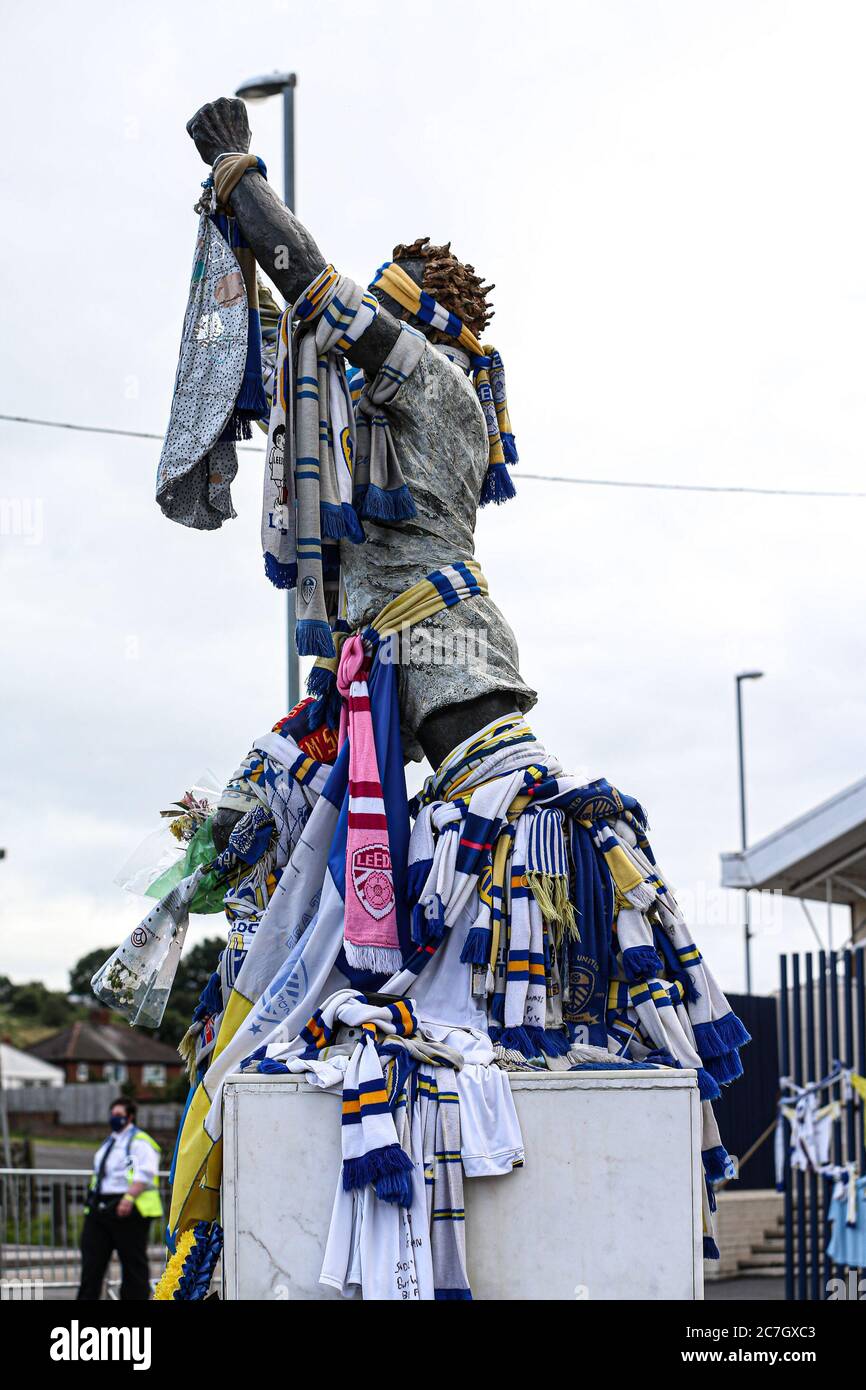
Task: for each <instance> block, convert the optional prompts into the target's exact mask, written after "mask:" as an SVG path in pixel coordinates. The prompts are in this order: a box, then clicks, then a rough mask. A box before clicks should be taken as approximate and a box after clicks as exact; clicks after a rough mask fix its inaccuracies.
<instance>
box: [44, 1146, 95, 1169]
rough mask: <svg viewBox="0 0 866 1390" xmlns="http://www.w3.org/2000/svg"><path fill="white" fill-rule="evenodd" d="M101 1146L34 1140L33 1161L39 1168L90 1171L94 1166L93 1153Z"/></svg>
mask: <svg viewBox="0 0 866 1390" xmlns="http://www.w3.org/2000/svg"><path fill="white" fill-rule="evenodd" d="M98 1148H99V1144H98V1143H94V1144H93V1147H92V1148H91V1147H89V1146H88V1147H87V1148H80V1149H79V1148H78V1147H73V1146H72V1145H71V1144H52V1143H50V1142H47V1141H45V1142H43V1141H42V1140H38V1139H37V1140H34V1142H33V1163H34V1165H35V1167H37V1168H74V1169H75V1170H76V1172H79V1171H81V1172H89V1170H90V1169H91V1168H92V1166H93V1155H94V1154H95V1153H96V1150H97V1149H98Z"/></svg>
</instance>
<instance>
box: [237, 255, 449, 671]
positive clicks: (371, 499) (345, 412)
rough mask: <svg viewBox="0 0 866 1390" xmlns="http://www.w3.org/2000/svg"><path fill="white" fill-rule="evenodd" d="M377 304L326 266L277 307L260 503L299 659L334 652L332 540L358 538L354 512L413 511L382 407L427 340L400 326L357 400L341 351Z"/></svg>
mask: <svg viewBox="0 0 866 1390" xmlns="http://www.w3.org/2000/svg"><path fill="white" fill-rule="evenodd" d="M378 312H379V305H378V301H377V300H376V297H375V296H374V295H373V294H370V293H369V292H368V291H366V290H362V289H361V288H360V287H359V286H358V285H356V284H355V283H354V282H353V281H352V280H350V279H349V278H348V276H345V275H339V274H338V273H337V271H336V270H335V269H334V267H333V266H326V267H325V269H324V270H323V271H322V272H321V273H320V274H319V275H318V276H317V277H316V279H315V280H314V281H313V282H312V283H311V284H310V285H309V286H308V287H307V289H306V290H305V291H304V293H303V294H302V295H300V297H299V298H298V300H297V301H296V302H295V304H293V305H292V307H291V308H290V309H287V310H286V311H285V313H284V314H283V317H282V320H281V322H280V327H279V332H278V338H277V363H276V375H275V382H274V394H273V401H272V405H271V415H270V421H269V426H268V446H267V456H266V464H265V482H264V493H263V499H262V547H263V550H264V556H265V572H266V573H267V575H268V578H269V579H270V580H271V581H272V583H274V584H275V585H276V586H277V588H283V589H291V588H294V589H296V595H297V597H296V611H297V619H298V621H297V629H296V640H297V647H298V651H299V652H300V653H301V655H311V656H326V657H331V656H333V655H334V654H335V649H334V642H333V638H332V635H331V625H332V623H333V622H335V621H336V620H337V618H339V617H340V616H341V610H342V602H341V592H340V560H339V543H340V541H341V539H343V538H344V537H345V538H347V539H349V540H351V541H354V542H356V543H358V542H362V541H363V540H364V532H363V528H362V526H361V523H360V520H359V518H360V517H363V516H370V517H377V518H381V517H386V518H387V519H389V520H397V519H400V518H402V517H408V516H413V515H414V512H415V508H414V504H413V502H412V499H411V497H410V495H409V491H408V489H407V487H406V485H405V482H404V480H403V475H402V472H401V470H400V464H399V460H398V459H397V455H396V451H395V449H394V443H393V440H392V438H391V433H390V427H389V423H388V417H387V414H385V413H383V412H382V409H381V407H382V406H384V405H386V404H387V403H388V401H389V400H391V399H392V398H393V396H394V395H395V393H396V392H397V391H398V390H399V388H400V385H401V384H402V382H403V381H405V379H406V377H407V376H408V375H409V374H410V372H411V371H412V370H413V368H414V367H415V365H416V364H417V362H418V359H419V357H420V356H421V353H422V352H423V350H424V346H425V343H424V339H423V337H422V336H421V335H420V334H419V333H418V332H416V331H415V330H414V329H411V328H410V327H409V326H408V325H402V331H401V333H400V336H399V337H398V339H397V342H396V343H395V345H394V347H393V348H392V349H391V352H390V353H389V355H388V357H387V359H386V361H385V363H384V364H383V367H382V368H381V370H380V372H379V374H378V376H377V377H376V380H375V381H374V382H373V383H372V384H371V386H370V387H368V388H367V389H366V390H365V392H364V394H363V397H362V399H361V401H360V403H359V416H358V418H359V422H360V423H359V426H358V427H356V421H355V408H354V404H353V400H352V393H351V392H350V389H349V385H348V381H347V377H346V366H345V359H344V354H345V353H346V352H348V351H349V350H350V348H351V347H352V346H353V345H354V344H356V343H357V342H358V341H359V339H360V338H361V337H362V335H363V334H364V333H365V332H366V330H367V329H368V328H369V326H370V324H371V323H372V322H373V320H374V319H375V317H376V315H377V314H378Z"/></svg>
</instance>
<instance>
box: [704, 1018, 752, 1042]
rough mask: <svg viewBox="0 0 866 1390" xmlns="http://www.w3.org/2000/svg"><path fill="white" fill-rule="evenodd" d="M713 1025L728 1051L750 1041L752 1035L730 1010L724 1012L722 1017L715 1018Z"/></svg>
mask: <svg viewBox="0 0 866 1390" xmlns="http://www.w3.org/2000/svg"><path fill="white" fill-rule="evenodd" d="M713 1027H714V1028H715V1030H716V1032H717V1034H718V1035H719V1038H720V1039H721V1041H722V1045H723V1046H724V1047H725V1048H727V1050H728V1051H729V1052H730V1051H732V1049H733V1048H735V1047H745V1046H746V1045H747V1043H750V1042H751V1041H752V1035H751V1033H749V1032H748V1030H747V1029H746V1028H744V1027H743V1024H742V1023H741V1021H740V1020H739V1019H738V1018H737V1015H736V1014H735V1013H734V1012H733V1011H732V1012H731V1013H729V1014H725V1015H724V1017H722V1018H717V1019H716V1020H715V1021H714V1023H713Z"/></svg>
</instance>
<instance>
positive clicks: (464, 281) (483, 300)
mask: <svg viewBox="0 0 866 1390" xmlns="http://www.w3.org/2000/svg"><path fill="white" fill-rule="evenodd" d="M392 260H394V261H396V262H397V264H398V265H400V266H401V267H402V268H403V270H405V272H406V274H407V275H409V276H411V278H412V279H413V280H414V281H415V284H416V285H419V286H420V287H421V289H422V290H425V291H426V292H427V294H429V295H432V297H433V298H434V299H435V300H436V301H437V302H438V303H439V304H441V305H442V307H443V309H448V310H449V311H450V312H451V313H452V314H456V315H457V317H458V318H460V319H462V320H463V322H464V323H465V324H466V326H467V328H469V329H471V331H472V332H473V333H474V334H475V336H476V338H479V339H480V338H481V336H482V334H483V332H484V329H485V328H486V327H487V324H488V323H489V322H490V320H491V319H492V318H493V306H492V305H491V304H490V303H489V302H488V296H489V294H490V292H491V290H493V289H494V288H495V286H493V285H485V284H484V282H483V281H482V279H481V276H480V275H477V274H476V272H475V267H474V266H473V265H469V264H467V263H465V262H464V261H459V260H458V259H457V257H456V256H455V255H454V253H453V251H452V250H451V243H450V241H449V242H448V243H447V244H446V245H445V246H431V244H430V238H429V237H419V238H418V240H417V241H413V242H411V243H401V244H400V245H399V246H395V247H394V252H393V256H392ZM375 293H376V295H377V297H378V298H379V299H380V300H381V301H382V303H383V304H384V305H385V307H386V308H387V309H388V310H389V311H390V312H391V313H392V314H393V315H394V317H395V318H400V319H406V320H411V318H412V316H411V314H409V313H408V311H407V310H405V309H403V308H402V307H401V306H400V305H399V304H397V303H396V302H395V301H394V300H393V299H391V297H390V295H386V294H382V293H381V292H380V291H379V290H376V291H375ZM416 327H420V328H421V330H422V332H424V333H425V334H426V336H427V337H428V338H429V339H430V340H431V342H434V343H450V342H452V341H453V340H452V339H450V338H448V337H446V336H445V334H444V333H440V332H439V331H438V330H437V329H435V328H430V327H428V326H426V325H416Z"/></svg>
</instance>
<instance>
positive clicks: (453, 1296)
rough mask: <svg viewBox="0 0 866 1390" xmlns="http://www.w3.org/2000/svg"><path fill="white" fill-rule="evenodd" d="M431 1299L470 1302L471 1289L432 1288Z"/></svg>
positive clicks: (444, 1301) (441, 1301)
mask: <svg viewBox="0 0 866 1390" xmlns="http://www.w3.org/2000/svg"><path fill="white" fill-rule="evenodd" d="M433 1299H434V1301H435V1302H436V1303H457V1302H458V1301H459V1302H462V1303H471V1302H472V1290H471V1289H434V1291H433Z"/></svg>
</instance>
